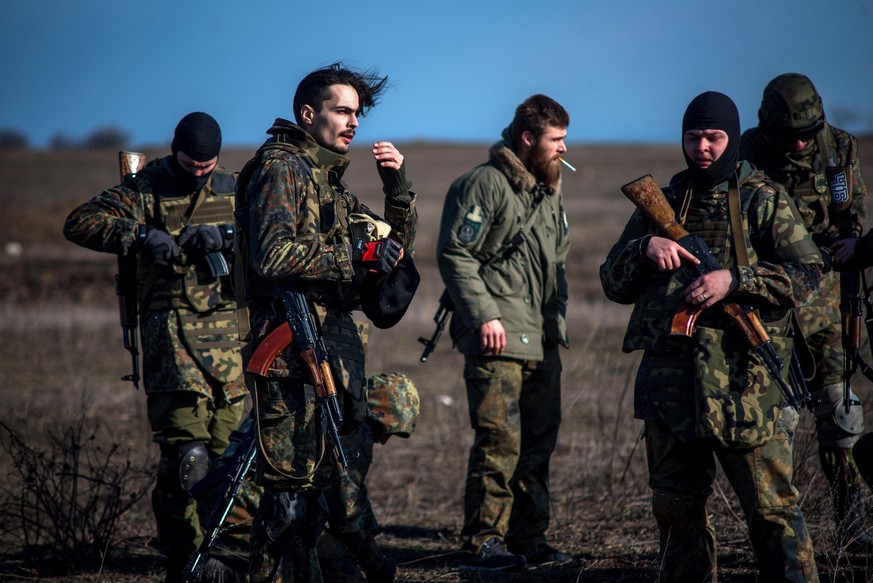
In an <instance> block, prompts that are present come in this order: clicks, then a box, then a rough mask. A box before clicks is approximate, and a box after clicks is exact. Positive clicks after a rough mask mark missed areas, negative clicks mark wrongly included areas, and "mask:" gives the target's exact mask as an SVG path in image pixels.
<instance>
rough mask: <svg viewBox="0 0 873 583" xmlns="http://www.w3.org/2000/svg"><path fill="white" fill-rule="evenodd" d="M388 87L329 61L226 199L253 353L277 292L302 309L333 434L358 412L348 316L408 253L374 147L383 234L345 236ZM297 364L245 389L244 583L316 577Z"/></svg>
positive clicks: (323, 467)
mask: <svg viewBox="0 0 873 583" xmlns="http://www.w3.org/2000/svg"><path fill="white" fill-rule="evenodd" d="M385 83H386V79H385V78H379V77H377V76H375V75H372V74H369V73H359V72H355V71H350V70H349V69H347V68H345V67H343V66H342V65H341V64H339V63H336V64H334V65H331V66H328V67H325V68H323V69H318V70H316V71H314V72H312V73H310V74H309V75H307V76H306V77H305V78H304V79H303V80H302V81H301V82H300V84H299V85H298V88H297V92H296V93H295V96H294V114H295V119H296V122H297V123H292V122H290V121H287V120H284V119H277V120H276V121H275V123H274V125H273V126H272V127H271V128H270V129H269V130H268V132H267V133H268V134H269V135H270V137H269V138H268V139H267V142H266V143H265V144H264V145H263V146H262V147H261V148H260V150H258V152H257V154H256V155H255V157H254V158H253V159H252V160H250V161H249V163H248V164H246V167H245V168H244V169H243V171H242V173H241V176H240V186H239V188H238V189H237V207H238V208H239V209H240V210H239V211H238V218H239V224H240V226H241V231H242V233H241V234H242V235H243V240H242V244H241V250H242V253H243V255H244V256H245V259H244V260H243V263H242V265H241V266H240V267H241V269H243V270H244V276H245V294H246V299H247V301H248V307H249V310H250V326H251V338H250V341H251V345H252V347H253V348H254V349H257V346H258V344H259V342H260V341H261V340H262V339H263V338H264V337H265V336H266V335H267V334H268V333H269V332H271V331H272V330H273V329H275V328H276V327H277V326H279V325H280V324H282V323H283V322H284V321H285V319H284V316H283V314H284V311H283V309H282V307H281V303H277V300H276V297H277V285H279V284H281V285H289V284H290V285H293V286H295V287H296V288H297V289H298V290H300V291H301V292H302V293H303V294H304V295H305V296H306V297H307V299H308V300H309V302H310V306H311V311H312V313H313V317H314V318H315V319H316V321H317V324H318V326H319V328H320V332H321V334H322V337H323V339H324V342H325V345H326V348H327V352H328V353H329V355H330V360H331V370H332V372H333V376H334V378H335V380H336V384H337V389H338V392H339V396H340V399H341V402H342V403H343V407H344V417H345V423H344V425H343V429H342V432H343V433H348V432H349V431H351V430H352V429H354V428H355V427H356V426H357V425H359V424H360V423H362V422H363V421H364V418H365V416H366V399H365V382H366V377H365V375H364V345H365V338H366V326H365V325H362V327H361V329H360V330H359V327H358V325H357V324H356V323H355V321H354V320H353V319H352V314H351V312H352V310H355V309H360V308H361V294H362V292H366V290H367V288H368V286H372V285H376V283H377V282H378V281H379V278H382V277H383V276H389V277H390V274H392V272H394V271H395V270H398V269H400V268H399V267H398V266H399V265H400V264H401V263H402V261H404V260H405V258H406V257H408V256H411V254H412V252H413V244H414V237H415V226H416V222H417V213H416V210H415V203H414V193H413V192H412V191H411V190H410V186H411V185H410V183H409V182H408V181H407V179H406V171H405V168H406V167H405V164H404V162H403V156H402V155H401V154H400V152H399V151H398V150H397V148H395V147H394V146H393V145H392V144H391V143H390V142H377V143H376V144H375V145H374V147H373V155H374V157H375V160H376V163H377V168H378V171H379V175H380V177H381V178H382V182H383V190H384V192H385V221H387V225H388V226H390V235H389V236H388V237H383V238H381V239H379V240H377V241H369V242H365V241H363V240H355V239H354V238H353V237H352V234H351V228H350V225H351V224H352V222H353V221H354V220H355V218H356V217H357V216H360V215H367V216H371V217H374V218H375V219H374V220H378V221H381V219H379V218H378V217H376V216H375V215H373V214H372V213H371V212H370V211H369V209H367V207H366V206H364V205H363V204H362V203H361V202H360V201H359V200H358V198H357V197H356V196H355V195H354V194H352V193H351V192H350V191H349V190H348V189H347V187H346V185H345V183H344V182H343V181H342V176H343V173H344V171H345V169H346V167H347V166H348V163H349V159H348V157H346V155H345V154H346V153H347V152H348V150H349V146H350V144H351V141H352V139H353V137H354V135H355V131H356V129H357V127H358V116H359V115H362V114H363V113H365V112H366V110H367V109H368V108H369V107H371V106H372V105H374V104H375V102H376V99H377V98H378V96H379V94H380V93H381V92H382V91H383V89H384V87H385ZM310 382H311V381H310V380H309V378H308V376H307V373H306V368H305V366H304V365H303V364H302V361H301V359H300V356H299V354H298V353H297V352H296V350H294V349H293V346H290V347H289V348H288V349H287V350H286V351H285V352H284V353H283V354H281V355H280V356H279V358H277V359H276V360H275V361H274V362H273V364H272V366H271V369H270V371H269V372H268V375H267V376H266V377H264V378H258V379H257V381H256V391H255V396H256V397H257V399H256V411H257V415H258V420H259V430H260V438H261V439H260V443H261V448H260V451H259V456H258V460H257V470H258V473H257V474H258V483H259V484H260V485H262V486H264V488H265V493H264V498H263V500H262V503H261V505H260V507H259V509H258V513H257V515H256V516H255V522H254V526H253V529H252V535H251V545H252V546H251V550H252V557H251V561H252V562H251V566H250V576H251V578H252V581H255V582H258V581H267V580H274V579H275V578H277V577H280V578H283V579H284V580H289V581H290V580H292V579H293V580H295V581H298V582H300V581H310V580H314V581H318V580H320V579H321V575H320V573H319V570H318V564H317V560H316V555H315V544H316V541H317V540H318V535H319V533H320V531H321V528H322V526H323V523H324V520H325V519H326V517H327V509H326V507H325V502H324V497H323V496H322V495H321V492H322V491H323V490H325V489H327V488H328V487H329V485H330V481H331V474H332V472H333V467H334V465H335V460H334V459H333V456H332V455H331V453H330V452H329V451H325V448H324V440H323V435H322V429H323V428H322V426H321V425H322V424H321V422H320V421H319V409H318V408H317V406H316V399H315V394H314V391H313V387H312V386H311V384H310Z"/></svg>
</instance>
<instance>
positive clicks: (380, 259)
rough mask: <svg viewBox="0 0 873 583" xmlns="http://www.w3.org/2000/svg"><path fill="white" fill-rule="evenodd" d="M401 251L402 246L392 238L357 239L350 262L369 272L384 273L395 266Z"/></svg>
mask: <svg viewBox="0 0 873 583" xmlns="http://www.w3.org/2000/svg"><path fill="white" fill-rule="evenodd" d="M402 251H403V247H402V246H401V245H400V243H398V242H397V241H395V240H394V239H387V238H386V239H379V240H378V241H371V242H370V243H364V242H363V241H358V244H357V245H355V248H354V251H353V252H352V263H353V264H354V265H355V267H361V268H363V269H366V270H367V271H369V272H370V273H378V274H379V275H385V274H386V273H391V272H392V271H393V270H394V268H395V267H397V263H398V262H399V261H400V254H401V252H402Z"/></svg>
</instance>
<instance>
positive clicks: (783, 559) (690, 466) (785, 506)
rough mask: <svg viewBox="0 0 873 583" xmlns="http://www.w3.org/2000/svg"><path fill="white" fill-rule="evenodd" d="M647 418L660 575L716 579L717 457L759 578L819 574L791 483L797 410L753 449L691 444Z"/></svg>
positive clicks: (800, 578) (683, 581)
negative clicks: (710, 502) (712, 517)
mask: <svg viewBox="0 0 873 583" xmlns="http://www.w3.org/2000/svg"><path fill="white" fill-rule="evenodd" d="M790 411H791V412H793V410H790ZM786 417H787V415H786ZM645 423H646V425H645V435H646V453H647V459H648V465H649V484H650V486H651V488H652V509H653V512H654V515H655V519H656V520H657V522H658V529H659V530H660V533H661V555H662V557H661V558H662V566H661V572H660V576H659V581H664V582H676V583H688V582H694V583H698V582H702V581H713V582H714V581H716V539H715V530H714V529H713V527H712V525H711V524H710V522H709V517H708V514H707V511H706V501H707V498H708V497H709V496H710V495H711V494H712V484H713V481H714V480H715V476H716V465H715V460H716V458H717V459H718V461H719V464H720V465H721V468H722V471H723V472H724V474H725V476H726V477H727V479H728V481H729V482H730V483H731V486H732V487H733V490H734V492H736V494H737V497H738V498H739V501H740V505H741V506H742V508H743V511H744V513H745V516H746V522H747V524H748V526H749V535H750V538H751V541H752V547H753V549H754V552H755V558H756V560H757V563H758V569H759V570H760V572H761V580H762V581H768V582H777V581H791V582H808V581H818V572H817V570H816V565H815V556H814V554H813V548H812V540H811V538H810V536H809V531H808V530H807V528H806V523H805V521H804V518H803V513H802V512H801V510H800V508H799V507H798V505H797V500H798V492H797V490H796V489H795V488H794V486H792V484H791V480H792V477H793V473H794V470H793V466H792V439H793V433H794V426H796V416H794V420H793V421H791V422H787V421H786V420H785V419H784V418H783V419H780V420H779V422H777V427H776V435H775V436H774V437H773V439H771V440H770V441H769V442H767V443H766V444H764V445H762V446H760V447H756V448H751V449H726V448H722V447H719V446H716V447H713V446H712V444H711V443H704V442H699V443H693V444H692V443H688V442H685V441H682V440H680V439H678V438H677V437H676V436H675V435H674V434H673V433H672V432H671V431H670V429H669V428H668V427H667V426H666V425H665V424H664V422H663V421H661V420H660V419H655V420H646V422H645Z"/></svg>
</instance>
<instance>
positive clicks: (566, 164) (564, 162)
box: [558, 158, 576, 172]
mask: <svg viewBox="0 0 873 583" xmlns="http://www.w3.org/2000/svg"><path fill="white" fill-rule="evenodd" d="M558 160H560V161H561V164H563V165H564V166H566V167H567V168H569V169H570V170H572V171H573V172H576V169H575V168H573V165H572V164H570V163H569V162H567V161H566V160H564V159H563V158H558Z"/></svg>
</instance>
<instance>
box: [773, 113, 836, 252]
mask: <svg viewBox="0 0 873 583" xmlns="http://www.w3.org/2000/svg"><path fill="white" fill-rule="evenodd" d="M810 147H811V146H810ZM816 147H817V151H816V152H815V153H814V154H813V155H812V156H809V157H808V159H805V160H803V161H798V160H793V159H791V158H789V157H787V156H784V155H783V158H784V162H785V164H784V165H783V166H782V167H777V166H775V165H774V166H773V167H771V168H767V169H766V172H767V174H768V175H769V176H770V177H771V178H772V179H773V180H776V181H777V182H780V183H781V184H782V186H784V187H785V190H786V191H787V192H788V194H789V195H791V198H792V199H793V200H794V202H795V204H796V206H797V210H798V211H799V212H800V216H801V218H802V219H803V223H804V226H806V229H807V230H808V231H809V232H810V234H812V235H817V236H828V237H832V236H836V234H837V233H836V231H835V230H834V229H832V228H831V227H832V223H833V221H834V217H833V216H832V209H831V193H830V190H829V189H828V181H827V176H826V175H825V166H827V165H833V164H837V163H838V156H839V154H838V152H837V147H836V142H835V138H834V135H833V132H832V131H831V130H830V128H829V127H828V126H825V129H823V130H822V131H821V132H819V133H818V135H817V137H816ZM817 238H818V237H817Z"/></svg>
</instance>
